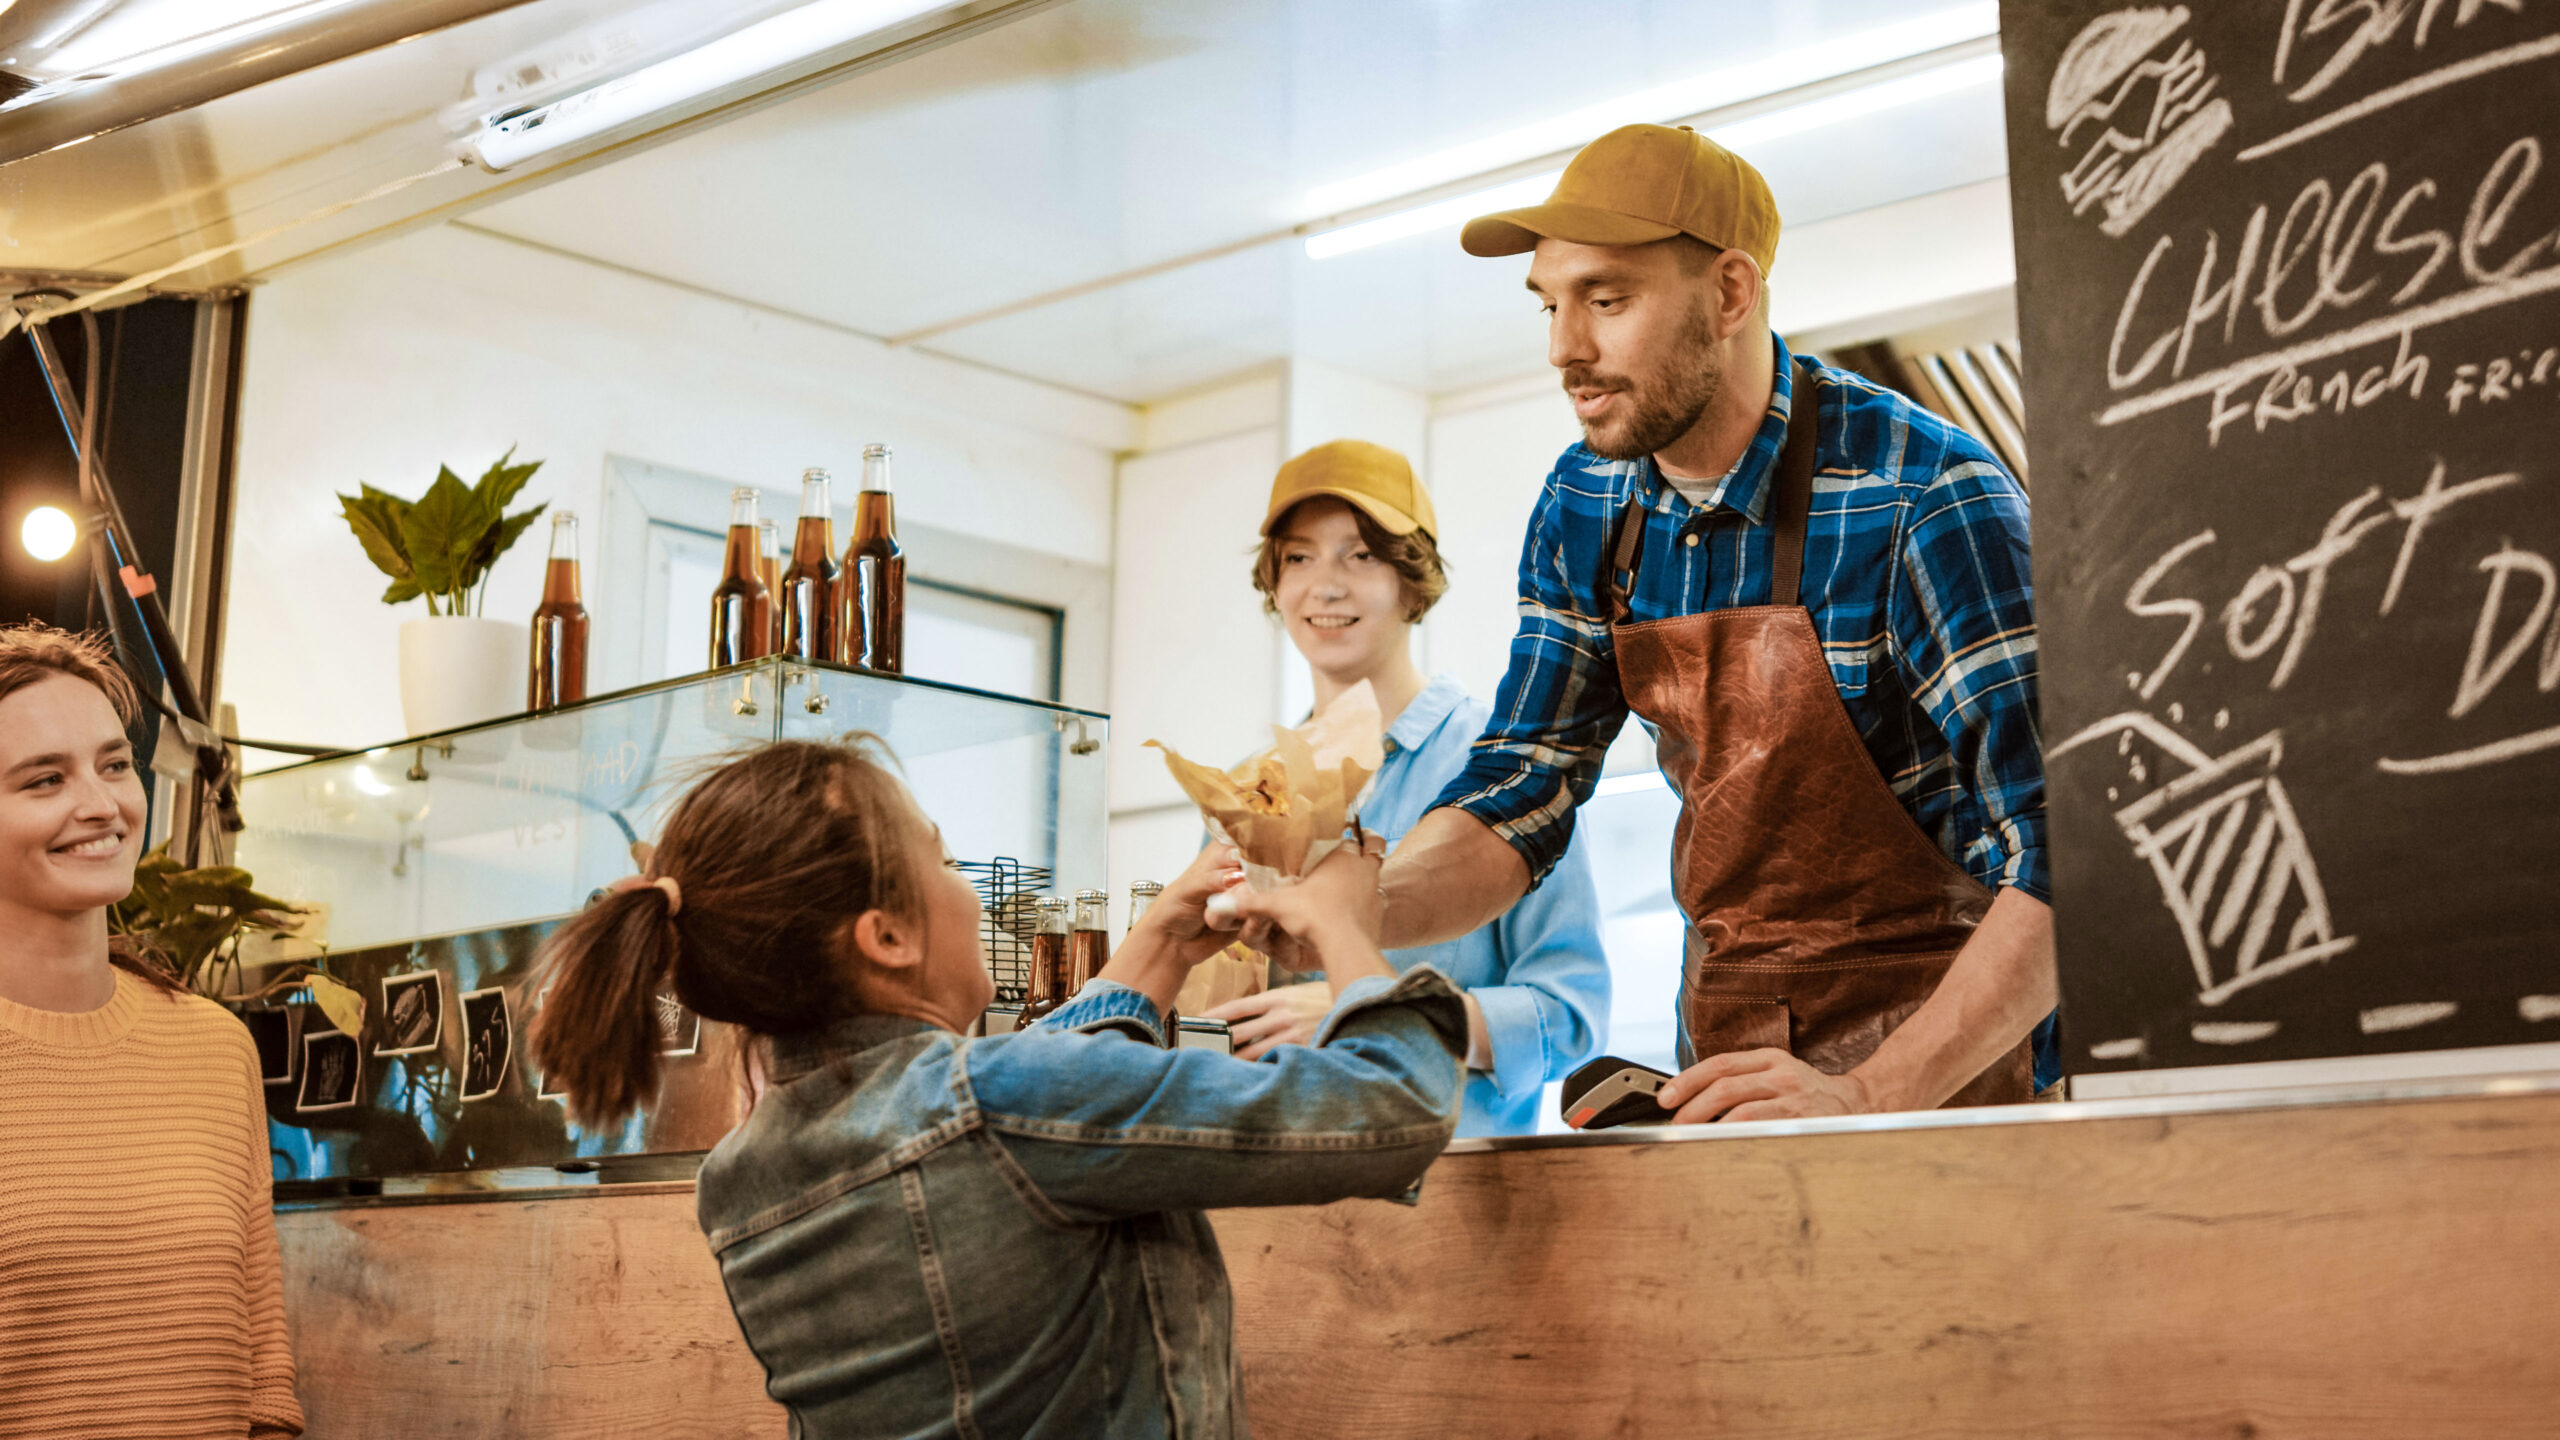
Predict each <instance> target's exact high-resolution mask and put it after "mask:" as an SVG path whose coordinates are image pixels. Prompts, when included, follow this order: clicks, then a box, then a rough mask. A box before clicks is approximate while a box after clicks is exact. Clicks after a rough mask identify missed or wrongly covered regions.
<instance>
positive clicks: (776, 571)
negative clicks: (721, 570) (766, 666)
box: [756, 519, 782, 654]
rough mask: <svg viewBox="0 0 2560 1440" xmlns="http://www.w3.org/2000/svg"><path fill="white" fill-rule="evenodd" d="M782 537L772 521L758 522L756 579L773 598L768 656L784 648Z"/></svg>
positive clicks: (762, 520) (761, 520)
mask: <svg viewBox="0 0 2560 1440" xmlns="http://www.w3.org/2000/svg"><path fill="white" fill-rule="evenodd" d="M781 535H782V532H781V531H780V530H778V529H776V528H775V526H774V523H773V522H772V521H771V520H764V519H760V520H758V521H756V578H757V579H759V580H762V581H763V582H764V592H765V594H767V595H769V596H771V597H773V645H772V648H771V649H769V650H767V651H766V652H765V653H767V654H772V653H773V652H774V651H778V650H780V649H781V648H782V539H781Z"/></svg>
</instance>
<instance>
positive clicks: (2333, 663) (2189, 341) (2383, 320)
mask: <svg viewBox="0 0 2560 1440" xmlns="http://www.w3.org/2000/svg"><path fill="white" fill-rule="evenodd" d="M2001 8H2002V19H2003V25H2002V43H2003V46H2004V49H2005V50H2006V53H2007V61H2008V77H2007V91H2008V124H2009V153H2010V175H2011V181H2010V183H2011V200H2012V205H2013V207H2014V212H2015V218H2016V233H2017V247H2018V290H2019V309H2020V319H2021V332H2022V333H2021V339H2022V341H2023V345H2024V358H2025V380H2026V388H2027V418H2028V432H2029V433H2028V441H2029V450H2030V453H2031V455H2032V457H2033V474H2034V476H2035V484H2036V489H2035V493H2034V506H2035V574H2036V582H2037V596H2036V598H2037V605H2038V619H2039V623H2040V625H2041V627H2042V645H2043V651H2042V654H2043V687H2044V688H2043V726H2044V741H2045V755H2046V767H2047V774H2048V781H2049V786H2050V789H2049V792H2048V801H2049V806H2050V813H2051V820H2052V837H2051V844H2052V847H2053V849H2052V855H2053V861H2054V888H2055V902H2056V915H2057V919H2058V923H2059V926H2060V945H2061V956H2062V970H2063V1015H2064V1020H2065V1058H2066V1067H2067V1068H2068V1069H2070V1070H2072V1071H2074V1072H2076V1073H2088V1072H2092V1071H2104V1070H2120V1069H2129V1068H2135V1067H2166V1066H2185V1065H2207V1064H2222V1063H2235V1062H2244V1061H2259V1060H2286V1059H2299V1058H2305V1057H2314V1056H2347V1055H2358V1054H2369V1053H2375V1052H2383V1051H2405V1050H2431V1049H2442V1048H2447V1047H2454V1046H2476V1045H2497V1044H2516V1043H2529V1042H2535V1041H2553V1040H2560V6H2554V5H2549V4H2543V3H2538V0H2536V3H2526V0H2360V3H2342V0H2265V3H2258V4H2221V5H2211V6H2197V7H2193V8H2190V7H2187V6H2133V7H2127V6H2122V5H2105V4H2091V3H2068V0H2032V3H2029V0H2007V3H2004V4H2003V5H2002V7H2001ZM2545 169H2549V170H2551V171H2552V172H2553V173H2551V174H2548V175H2546V174H2544V173H2542V172H2543V171H2544V170H2545Z"/></svg>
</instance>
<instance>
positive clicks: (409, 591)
mask: <svg viewBox="0 0 2560 1440" xmlns="http://www.w3.org/2000/svg"><path fill="white" fill-rule="evenodd" d="M425 593H427V592H425V591H424V590H421V589H419V588H418V582H417V581H415V580H394V581H392V582H391V588H390V589H388V590H385V591H383V592H382V603H383V604H385V605H398V604H402V603H404V602H406V601H410V600H415V599H417V598H418V597H419V596H421V595H424V594H425Z"/></svg>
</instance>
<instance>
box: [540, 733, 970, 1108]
mask: <svg viewBox="0 0 2560 1440" xmlns="http://www.w3.org/2000/svg"><path fill="white" fill-rule="evenodd" d="M887 755H888V752H887V748H886V747H885V746H884V745H882V744H881V742H880V741H879V739H878V738H877V737H876V736H872V735H867V734H856V735H850V736H847V737H846V738H845V739H844V740H842V741H837V742H821V741H807V740H786V741H782V742H780V743H778V744H773V745H768V746H765V747H764V748H762V749H759V750H756V751H754V752H752V753H750V754H748V755H746V756H744V757H743V758H741V759H737V760H733V761H730V762H729V763H728V764H726V765H723V766H721V767H720V768H719V769H717V770H714V771H712V772H711V773H710V774H709V775H707V776H705V777H704V778H703V779H702V780H700V781H699V782H697V783H696V784H695V785H694V786H693V788H692V789H690V790H688V791H686V792H685V795H684V797H683V798H682V799H681V800H679V801H677V802H676V807H675V813H674V814H672V815H671V816H669V817H668V819H667V825H666V831H665V833H664V835H663V836H662V837H661V838H660V839H659V841H658V847H657V850H656V851H655V853H654V854H653V855H652V856H651V857H650V862H649V876H650V878H651V879H653V880H654V879H657V878H661V877H663V878H665V879H668V880H672V881H674V882H675V885H674V888H673V891H672V893H671V892H670V890H669V888H668V887H666V886H663V885H656V884H648V885H638V886H633V887H631V888H628V889H616V890H612V891H608V892H606V893H605V894H603V895H601V896H599V897H598V898H597V899H596V900H595V901H594V902H593V903H591V904H590V905H588V906H587V908H586V909H585V910H584V911H582V912H580V913H579V914H578V915H577V917H576V918H574V919H572V920H571V921H569V923H568V924H566V925H564V926H562V927H561V929H560V930H559V932H558V933H557V934H555V935H553V936H552V937H551V940H550V942H549V943H548V944H547V945H545V946H544V947H543V954H542V961H541V964H542V970H543V976H544V978H543V979H542V980H541V981H539V982H537V983H538V984H541V985H543V986H545V987H547V988H546V989H545V990H543V991H542V992H541V993H542V997H543V998H542V1000H541V1002H540V1003H541V1010H540V1012H539V1013H538V1014H537V1015H536V1016H535V1017H534V1021H533V1026H532V1030H531V1032H530V1035H529V1040H530V1043H531V1046H532V1050H533V1055H534V1059H535V1061H536V1062H537V1063H539V1064H540V1065H541V1066H542V1068H543V1074H544V1076H545V1078H546V1079H547V1080H548V1082H549V1083H550V1085H551V1087H552V1088H553V1089H555V1090H558V1091H560V1092H561V1093H563V1094H565V1095H567V1096H568V1097H569V1107H570V1113H571V1114H572V1115H574V1116H575V1117H576V1118H577V1120H578V1123H580V1124H581V1125H585V1126H589V1127H591V1128H602V1127H608V1126H612V1125H617V1124H620V1123H621V1122H622V1121H623V1120H624V1119H626V1118H628V1117H629V1116H630V1115H631V1114H632V1113H633V1112H634V1111H636V1110H638V1109H640V1108H641V1107H642V1106H644V1105H646V1104H648V1103H649V1102H650V1101H652V1100H654V1099H655V1098H656V1096H657V1092H658V1070H659V1064H658V1054H659V1050H660V1046H661V1042H660V1039H659V1028H658V997H659V996H660V995H661V994H664V993H666V992H668V991H669V990H670V989H672V990H673V992H674V994H675V998H676V999H677V1000H679V1001H681V1002H682V1003H683V1004H684V1005H685V1007H686V1008H687V1009H690V1010H692V1011H693V1012H694V1013H696V1014H698V1015H701V1016H703V1017H704V1018H706V1019H711V1020H719V1021H724V1022H726V1023H728V1024H732V1025H736V1026H738V1027H739V1028H741V1029H743V1030H746V1031H748V1032H749V1033H750V1034H752V1035H756V1036H770V1035H793V1034H802V1033H806V1032H809V1031H814V1030H820V1029H824V1028H825V1027H826V1026H828V1025H830V1024H832V1023H834V1022H835V1021H837V1020H840V1019H843V1018H845V1017H846V1016H849V1015H852V1014H854V1013H855V1012H856V1010H857V1008H858V1007H857V1006H856V1003H855V1001H854V998H853V990H852V986H851V984H850V983H849V977H848V974H847V971H846V965H847V962H848V961H849V960H850V959H851V957H852V955H853V948H852V947H853V940H852V933H853V931H852V922H853V921H854V919H855V918H856V917H858V916H860V915H861V914H862V913H863V912H864V911H867V910H881V911H885V912H887V913H888V914H890V915H891V916H893V917H896V918H898V919H901V920H919V921H920V920H921V919H922V917H923V914H924V903H923V897H924V891H923V886H922V880H923V877H922V876H921V875H920V874H919V873H918V872H917V861H916V851H917V846H918V844H919V843H920V840H919V833H918V831H919V827H920V826H922V825H923V824H924V823H925V822H924V819H923V816H922V815H921V814H920V813H919V812H918V811H917V809H916V807H915V803H914V801H912V800H910V799H909V798H908V797H907V794H906V789H905V787H904V786H902V785H900V784H899V783H898V780H897V778H896V777H895V776H894V775H892V774H890V772H889V770H888V769H887V768H886V765H885V763H884V761H885V760H886V759H887ZM679 897H681V898H679Z"/></svg>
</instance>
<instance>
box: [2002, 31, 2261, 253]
mask: <svg viewBox="0 0 2560 1440" xmlns="http://www.w3.org/2000/svg"><path fill="white" fill-rule="evenodd" d="M2188 18H2189V16H2188V13H2187V7H2185V6H2184V5H2178V6H2173V7H2170V8H2166V9H2159V8H2153V9H2139V10H2118V11H2115V12H2114V13H2112V14H2107V15H2101V16H2099V17H2098V18H2097V19H2095V20H2092V21H2090V22H2089V23H2088V25H2087V26H2085V27H2083V28H2082V30H2081V31H2080V34H2079V35H2078V37H2077V38H2075V39H2073V40H2072V42H2071V48H2070V49H2068V50H2065V51H2064V52H2063V54H2062V59H2061V61H2060V63H2058V64H2057V65H2056V66H2055V67H2054V72H2053V83H2052V85H2051V86H2050V87H2049V88H2048V89H2047V90H2046V91H2045V102H2044V123H2045V128H2046V129H2048V130H2052V131H2054V132H2056V143H2057V144H2060V145H2062V146H2064V147H2065V148H2069V147H2070V146H2071V145H2073V144H2075V143H2080V142H2083V141H2085V142H2086V143H2087V145H2088V149H2087V150H2085V151H2084V152H2082V154H2081V156H2080V158H2079V160H2078V161H2076V162H2075V163H2074V164H2073V165H2072V166H2071V168H2070V169H2068V170H2065V171H2064V172H2062V197H2063V199H2064V200H2066V201H2068V202H2070V205H2071V213H2072V214H2074V215H2085V214H2087V213H2088V211H2089V209H2090V207H2091V206H2096V207H2098V213H2099V217H2100V218H2099V221H2098V229H2099V230H2100V231H2102V232H2104V233H2105V234H2108V235H2122V234H2124V233H2125V232H2126V231H2128V230H2130V229H2132V228H2133V227H2134V225H2135V224H2136V223H2138V222H2139V221H2140V220H2141V219H2142V217H2143V216H2145V215H2148V214H2150V213H2151V207H2152V206H2154V205H2157V204H2159V203H2160V200H2161V198H2162V197H2163V196H2165V195H2167V194H2168V193H2169V191H2170V189H2171V188H2172V187H2174V186H2175V185H2176V184H2177V183H2178V181H2179V180H2180V179H2181V178H2183V177H2184V176H2185V175H2186V173H2187V172H2188V171H2189V170H2190V169H2193V168H2194V166H2195V163H2196V161H2197V160H2199V159H2201V158H2203V156H2204V153H2205V152H2206V151H2208V150H2210V149H2212V148H2213V147H2214V145H2215V144H2216V143H2218V142H2219V141H2220V140H2221V139H2222V137H2223V136H2225V135H2227V134H2229V133H2230V131H2231V119H2232V116H2231V102H2230V101H2228V100H2225V99H2223V98H2222V97H2221V96H2219V95H2217V94H2215V93H2214V90H2215V86H2216V77H2215V76H2214V75H2213V74H2212V72H2211V71H2210V70H2208V69H2207V68H2206V66H2205V57H2204V51H2203V50H2201V49H2200V48H2198V47H2197V45H2196V43H2195V42H2194V41H2193V40H2190V39H2186V38H2183V37H2180V38H2178V40H2177V43H2176V44H2175V45H2174V46H2171V47H2170V48H2169V53H2168V54H2167V55H2166V56H2158V52H2159V50H2160V49H2161V48H2162V46H2164V45H2166V44H2167V43H2168V41H2169V40H2170V38H2171V37H2173V36H2176V35H2177V33H2178V32H2179V31H2180V30H2182V29H2184V28H2186V23H2187V20H2188ZM2155 56H2157V57H2158V58H2155ZM2092 122H2094V123H2095V124H2096V126H2097V134H2096V135H2095V136H2094V137H2092V136H2089V135H2087V134H2086V132H2085V131H2084V130H2083V127H2084V126H2085V125H2088V124H2090V123H2092Z"/></svg>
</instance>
